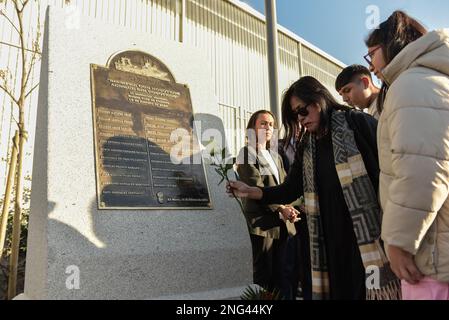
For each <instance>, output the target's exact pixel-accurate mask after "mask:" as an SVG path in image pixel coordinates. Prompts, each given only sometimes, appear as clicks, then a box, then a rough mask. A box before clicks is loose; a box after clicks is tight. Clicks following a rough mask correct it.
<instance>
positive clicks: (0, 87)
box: [0, 84, 19, 105]
mask: <svg viewBox="0 0 449 320" xmlns="http://www.w3.org/2000/svg"><path fill="white" fill-rule="evenodd" d="M0 89H2V90H3V91H5V93H6V94H7V95H8V96H9V97H10V98H11V100H12V101H13V102H14V103H15V104H17V105H19V102H18V101H17V100H16V98H15V97H14V95H13V94H12V93H11V91H9V90H8V88H6V87H5V86H2V85H1V84H0Z"/></svg>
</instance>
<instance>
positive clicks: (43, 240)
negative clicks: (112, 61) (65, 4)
mask: <svg viewBox="0 0 449 320" xmlns="http://www.w3.org/2000/svg"><path fill="white" fill-rule="evenodd" d="M124 50H141V51H144V52H148V53H149V54H151V55H153V56H154V57H156V58H158V59H160V60H161V61H163V62H164V63H165V64H166V65H167V66H168V67H169V68H170V70H171V72H172V74H173V75H174V77H175V78H176V81H177V82H179V83H185V84H187V85H188V86H189V88H190V94H191V101H192V106H193V111H194V113H195V116H196V118H197V119H196V120H201V121H203V122H202V125H201V127H202V130H205V129H207V128H216V129H219V130H220V131H223V124H222V123H221V120H220V119H219V110H218V104H217V101H216V98H215V97H214V94H213V88H212V87H211V83H212V81H211V75H210V74H209V73H208V71H209V68H208V67H207V66H206V61H207V59H206V58H205V56H204V55H203V54H202V53H201V51H200V50H198V49H196V48H192V47H188V46H185V45H182V44H180V43H176V42H170V41H165V40H161V39H159V38H156V37H154V36H151V35H149V34H145V33H136V32H135V31H133V30H130V29H125V28H119V27H116V26H112V25H106V24H103V23H101V22H99V21H96V20H92V19H89V18H83V17H81V20H80V21H79V24H76V25H73V24H68V23H67V21H66V17H65V12H64V11H62V10H59V9H55V8H52V7H50V8H49V10H48V12H47V20H46V27H45V36H44V48H43V58H42V71H41V80H40V93H39V107H38V112H37V114H38V115H37V130H36V142H35V153H34V166H33V184H32V195H31V214H30V225H29V235H28V255H27V267H26V280H25V295H26V296H27V297H29V298H31V299H157V298H164V297H169V298H170V299H177V298H179V299H182V298H191V299H225V298H233V297H234V298H235V297H238V296H239V295H240V294H241V292H243V289H242V288H244V287H246V286H247V285H248V284H250V283H251V271H252V266H251V245H250V240H249V236H248V231H247V227H246V223H245V220H244V217H243V215H242V213H241V212H240V209H239V207H238V205H237V203H236V202H235V201H234V200H233V199H230V198H228V197H227V196H226V195H225V190H224V185H220V186H218V185H217V183H218V182H219V177H218V175H217V174H216V173H215V172H214V170H213V168H212V167H210V166H208V165H206V173H207V178H208V182H209V189H210V195H211V198H212V205H213V210H107V211H105V210H98V209H97V208H98V206H97V196H96V180H95V155H94V150H95V149H94V136H93V135H94V131H93V115H92V103H91V87H90V64H97V65H105V64H106V62H107V60H108V58H109V57H110V56H111V55H113V54H114V53H116V52H120V51H124ZM198 135H199V136H201V132H198Z"/></svg>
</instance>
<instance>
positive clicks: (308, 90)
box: [282, 76, 350, 141]
mask: <svg viewBox="0 0 449 320" xmlns="http://www.w3.org/2000/svg"><path fill="white" fill-rule="evenodd" d="M292 97H297V98H299V99H301V100H302V101H303V102H304V103H305V104H311V103H315V104H317V105H319V106H320V109H321V111H320V113H321V118H320V130H323V131H325V130H326V129H328V128H329V118H330V114H331V112H332V111H333V110H348V109H350V108H349V107H347V106H344V105H342V104H340V103H338V102H337V100H336V99H335V98H334V97H333V96H332V94H331V93H330V92H329V90H327V89H326V87H325V86H323V85H322V84H321V83H320V82H319V81H318V80H317V79H315V78H313V77H310V76H306V77H302V78H300V79H299V80H298V81H296V82H295V83H293V84H292V85H291V86H290V88H288V89H287V91H285V93H284V95H283V97H282V121H283V123H284V127H285V129H286V139H287V140H286V141H290V139H291V138H292V136H293V133H294V129H295V128H294V127H293V125H292V122H293V121H297V117H296V116H295V115H294V114H293V112H292V109H291V105H290V99H291V98H292Z"/></svg>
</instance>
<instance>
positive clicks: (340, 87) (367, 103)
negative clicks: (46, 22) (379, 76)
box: [335, 64, 380, 119]
mask: <svg viewBox="0 0 449 320" xmlns="http://www.w3.org/2000/svg"><path fill="white" fill-rule="evenodd" d="M335 89H336V90H337V92H338V93H339V94H340V95H341V97H342V98H343V101H344V102H346V103H347V104H349V105H350V106H353V107H358V108H360V109H361V110H364V111H366V112H367V113H369V114H370V115H372V116H373V117H374V118H376V119H379V113H378V111H377V103H376V102H377V96H378V94H379V91H380V90H379V88H377V87H376V86H375V85H374V84H373V78H372V77H371V73H370V71H369V70H368V69H367V68H366V67H364V66H362V65H357V64H354V65H351V66H349V67H346V68H344V69H343V71H342V72H341V73H340V74H339V75H338V77H337V80H336V81H335Z"/></svg>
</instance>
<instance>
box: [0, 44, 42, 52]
mask: <svg viewBox="0 0 449 320" xmlns="http://www.w3.org/2000/svg"><path fill="white" fill-rule="evenodd" d="M0 44H4V45H6V46H9V47H13V48H17V49H20V50H22V48H21V47H20V46H18V45H15V44H12V43H8V42H4V41H0ZM23 50H25V51H29V52H35V53H37V54H39V55H41V54H42V52H40V50H31V49H28V48H23Z"/></svg>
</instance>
